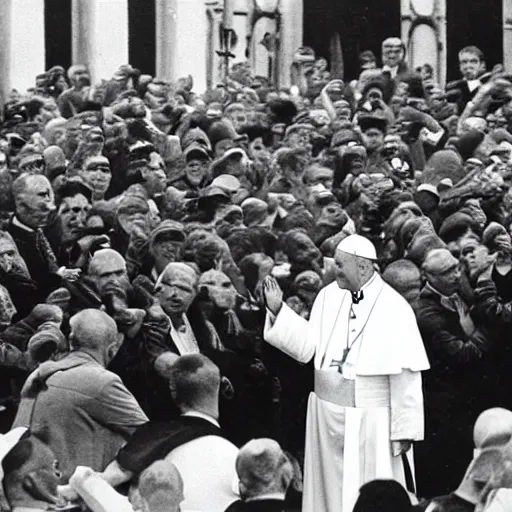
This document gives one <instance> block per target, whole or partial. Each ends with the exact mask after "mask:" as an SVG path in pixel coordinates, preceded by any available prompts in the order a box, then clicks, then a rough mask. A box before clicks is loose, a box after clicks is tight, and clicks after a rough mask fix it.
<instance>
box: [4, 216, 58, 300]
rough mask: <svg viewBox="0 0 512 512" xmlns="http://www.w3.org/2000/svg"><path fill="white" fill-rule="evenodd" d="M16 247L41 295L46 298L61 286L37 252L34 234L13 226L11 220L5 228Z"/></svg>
mask: <svg viewBox="0 0 512 512" xmlns="http://www.w3.org/2000/svg"><path fill="white" fill-rule="evenodd" d="M7 231H8V232H9V233H10V235H11V236H12V238H13V239H14V241H15V242H16V245H17V247H18V251H19V253H20V256H21V257H22V258H23V260H24V261H25V263H26V265H27V268H28V271H29V272H30V276H31V277H32V279H33V280H34V282H35V283H36V284H37V286H38V288H39V290H40V292H41V294H42V295H44V296H46V295H48V294H49V293H50V292H51V291H53V290H55V289H57V288H58V287H59V286H60V285H61V278H60V277H59V276H58V275H57V274H54V273H52V272H50V270H49V268H48V264H47V262H46V259H45V257H44V255H43V254H41V253H40V252H39V250H38V249H37V244H36V233H35V231H34V232H31V231H27V230H26V229H23V228H20V227H19V226H16V225H15V224H13V222H12V220H11V221H10V222H9V224H8V226H7Z"/></svg>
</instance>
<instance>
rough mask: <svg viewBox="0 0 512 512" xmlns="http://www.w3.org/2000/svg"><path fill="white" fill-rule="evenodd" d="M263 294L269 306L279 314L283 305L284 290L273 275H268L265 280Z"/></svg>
mask: <svg viewBox="0 0 512 512" xmlns="http://www.w3.org/2000/svg"><path fill="white" fill-rule="evenodd" d="M263 295H264V297H265V305H266V306H267V308H268V309H269V310H270V312H271V313H272V314H273V315H277V314H278V313H279V311H280V309H281V306H282V305H283V291H282V290H281V288H280V287H279V285H278V284H277V281H276V280H275V279H274V278H273V277H272V276H267V277H266V278H265V280H264V281H263Z"/></svg>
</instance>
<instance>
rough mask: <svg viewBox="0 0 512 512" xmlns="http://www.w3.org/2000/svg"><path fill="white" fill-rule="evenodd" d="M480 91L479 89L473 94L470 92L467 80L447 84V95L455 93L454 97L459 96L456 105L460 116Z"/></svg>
mask: <svg viewBox="0 0 512 512" xmlns="http://www.w3.org/2000/svg"><path fill="white" fill-rule="evenodd" d="M478 89H479V87H477V88H476V89H475V90H474V91H473V92H470V90H469V87H468V83H467V82H466V80H456V81H455V82H450V83H448V84H446V93H447V94H449V93H453V94H454V95H455V94H456V95H457V98H456V100H455V103H456V104H457V108H458V111H459V115H460V114H462V112H463V111H464V109H465V108H466V105H467V104H468V102H469V101H471V100H472V99H473V98H474V97H475V95H476V93H477V92H478ZM454 99H455V97H454ZM451 102H452V103H453V102H454V101H453V100H451Z"/></svg>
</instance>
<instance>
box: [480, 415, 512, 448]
mask: <svg viewBox="0 0 512 512" xmlns="http://www.w3.org/2000/svg"><path fill="white" fill-rule="evenodd" d="M511 438H512V411H509V410H507V409H503V408H501V407H494V408H492V409H487V410H486V411H484V412H482V413H481V414H480V416H478V419H477V420H476V423H475V426H474V429H473V441H474V444H475V448H477V449H484V448H490V447H496V446H504V445H506V444H507V443H508V442H509V441H510V439H511Z"/></svg>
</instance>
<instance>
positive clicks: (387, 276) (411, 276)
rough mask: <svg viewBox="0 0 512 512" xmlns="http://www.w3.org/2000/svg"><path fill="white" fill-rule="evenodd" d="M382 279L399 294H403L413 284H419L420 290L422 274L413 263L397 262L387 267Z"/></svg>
mask: <svg viewBox="0 0 512 512" xmlns="http://www.w3.org/2000/svg"><path fill="white" fill-rule="evenodd" d="M382 279H384V281H386V283H388V284H389V286H391V287H392V288H394V289H395V290H396V291H397V292H398V293H400V294H403V293H404V292H405V291H406V290H407V288H408V287H409V286H411V285H413V284H417V285H418V288H419V286H420V282H421V272H420V269H419V268H418V267H417V266H416V265H415V264H414V263H413V262H412V261H409V260H397V261H394V262H393V263H391V264H390V265H388V266H387V267H386V269H385V270H384V272H383V273H382Z"/></svg>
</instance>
